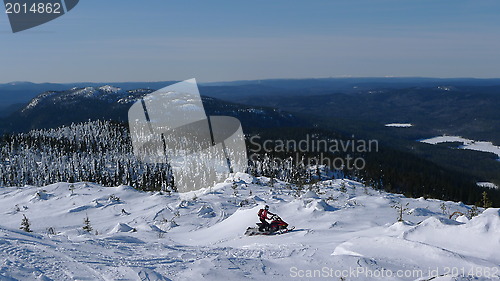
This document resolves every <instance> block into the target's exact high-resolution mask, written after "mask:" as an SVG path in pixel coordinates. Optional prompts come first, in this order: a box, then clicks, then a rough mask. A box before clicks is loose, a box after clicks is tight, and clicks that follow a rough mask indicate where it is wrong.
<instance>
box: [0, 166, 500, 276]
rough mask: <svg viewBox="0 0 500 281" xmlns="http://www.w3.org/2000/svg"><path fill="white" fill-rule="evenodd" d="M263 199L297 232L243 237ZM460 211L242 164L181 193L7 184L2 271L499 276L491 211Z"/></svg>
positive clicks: (1, 208)
mask: <svg viewBox="0 0 500 281" xmlns="http://www.w3.org/2000/svg"><path fill="white" fill-rule="evenodd" d="M264 204H268V205H269V206H270V211H271V212H273V213H277V214H278V215H280V216H281V218H283V219H284V220H285V221H286V222H288V223H289V224H290V225H291V226H295V229H294V230H293V231H291V232H288V233H284V234H281V235H267V236H264V235H263V236H250V237H249V236H245V235H243V233H244V232H245V230H246V228H247V227H249V226H255V223H256V222H258V217H257V212H258V210H259V208H261V207H262V206H263V205H264ZM400 207H402V208H403V219H404V221H401V222H398V221H397V218H398V210H397V208H400ZM469 211H470V206H466V205H464V204H462V203H456V202H445V201H440V200H434V199H424V198H419V199H410V198H406V197H404V196H402V195H397V194H391V193H386V192H383V191H378V190H374V189H371V188H369V187H366V186H364V185H362V184H361V183H358V182H355V181H352V180H347V179H337V180H327V181H321V182H319V183H317V184H315V186H314V187H313V188H311V189H310V190H300V189H299V188H298V187H296V186H293V185H289V184H286V183H284V182H280V181H278V182H277V183H276V184H275V185H274V187H270V186H269V179H268V178H265V177H259V178H254V177H252V176H250V175H247V174H240V173H238V174H236V175H235V176H234V177H233V178H229V179H228V180H226V182H224V183H220V184H218V185H216V186H215V187H213V188H209V189H204V190H200V191H196V192H189V193H183V194H178V193H172V194H165V193H163V194H161V193H159V192H155V193H148V192H141V191H137V190H135V189H133V188H132V187H128V186H119V187H102V186H100V185H96V184H92V183H75V184H73V185H71V184H68V183H58V184H53V185H49V186H45V187H4V188H0V213H1V216H2V220H1V222H0V280H34V279H38V280H218V281H220V280H243V279H249V278H250V279H255V280H268V279H270V278H272V279H273V280H290V279H297V280H311V279H314V277H317V278H320V277H322V278H320V279H325V278H329V279H328V280H341V279H340V276H345V277H346V278H345V279H344V280H430V279H433V280H471V277H470V276H477V279H474V280H500V279H499V275H500V272H498V270H499V267H500V255H499V254H498V253H499V252H500V239H499V233H500V210H499V209H487V210H485V211H484V212H482V213H481V214H479V215H478V216H475V217H473V218H472V219H471V220H469V219H468V218H467V217H466V216H463V215H462V216H458V217H457V216H453V217H452V218H451V219H450V214H452V213H454V212H460V213H463V214H467V213H468V212H469ZM480 211H482V210H480ZM23 215H25V216H26V217H27V218H28V219H29V221H30V222H31V227H30V228H31V230H33V232H31V233H27V232H24V231H22V230H20V229H19V227H20V224H21V220H22V218H23ZM86 217H88V218H89V221H90V223H89V225H90V226H91V228H92V231H91V232H90V233H89V232H86V231H84V230H83V226H84V219H85V218H86ZM361 271H362V272H363V273H360V272H361ZM352 274H355V275H354V276H353V275H352ZM380 274H382V275H380ZM389 274H392V275H390V276H389ZM337 275H338V276H337Z"/></svg>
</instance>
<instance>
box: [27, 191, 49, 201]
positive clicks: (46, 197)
mask: <svg viewBox="0 0 500 281" xmlns="http://www.w3.org/2000/svg"><path fill="white" fill-rule="evenodd" d="M53 196H54V195H53V194H49V193H47V192H46V191H45V190H44V191H38V192H37V193H35V195H34V196H33V198H31V201H33V200H49V199H50V198H51V197H53Z"/></svg>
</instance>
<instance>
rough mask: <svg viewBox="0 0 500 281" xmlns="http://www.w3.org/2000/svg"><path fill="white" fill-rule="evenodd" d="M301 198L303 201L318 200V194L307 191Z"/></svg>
mask: <svg viewBox="0 0 500 281" xmlns="http://www.w3.org/2000/svg"><path fill="white" fill-rule="evenodd" d="M302 198H304V199H306V198H312V199H319V196H318V194H316V192H314V191H312V190H308V191H307V192H306V193H304V194H303V195H302Z"/></svg>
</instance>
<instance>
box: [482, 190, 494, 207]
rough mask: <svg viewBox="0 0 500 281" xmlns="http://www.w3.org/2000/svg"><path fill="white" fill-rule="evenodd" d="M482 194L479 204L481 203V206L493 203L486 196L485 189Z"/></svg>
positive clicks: (488, 205) (489, 205)
mask: <svg viewBox="0 0 500 281" xmlns="http://www.w3.org/2000/svg"><path fill="white" fill-rule="evenodd" d="M482 195H483V198H482V199H481V205H482V207H483V208H485V209H487V208H491V206H492V205H493V203H492V202H491V200H490V199H489V198H488V193H487V192H486V191H483V194H482Z"/></svg>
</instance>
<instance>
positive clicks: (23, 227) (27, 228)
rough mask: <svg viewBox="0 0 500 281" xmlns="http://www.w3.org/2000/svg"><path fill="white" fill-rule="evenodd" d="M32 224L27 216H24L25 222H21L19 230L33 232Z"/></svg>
mask: <svg viewBox="0 0 500 281" xmlns="http://www.w3.org/2000/svg"><path fill="white" fill-rule="evenodd" d="M30 226H31V223H30V221H29V220H28V218H27V217H26V215H23V220H22V221H21V227H20V228H19V229H21V230H24V231H26V232H33V231H31V229H30Z"/></svg>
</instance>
